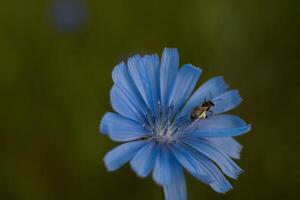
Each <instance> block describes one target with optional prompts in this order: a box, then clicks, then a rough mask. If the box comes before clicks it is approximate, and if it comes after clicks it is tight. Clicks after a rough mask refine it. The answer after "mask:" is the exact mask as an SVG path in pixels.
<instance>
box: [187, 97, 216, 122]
mask: <svg viewBox="0 0 300 200" xmlns="http://www.w3.org/2000/svg"><path fill="white" fill-rule="evenodd" d="M214 105H215V104H214V103H213V102H212V101H209V100H208V101H204V102H203V103H202V104H201V105H200V106H197V107H195V108H194V109H193V111H192V114H191V119H192V120H193V121H195V120H197V119H205V118H207V114H208V113H210V114H212V111H211V110H210V109H211V107H213V106H214Z"/></svg>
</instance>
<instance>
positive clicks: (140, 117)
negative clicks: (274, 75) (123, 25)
mask: <svg viewBox="0 0 300 200" xmlns="http://www.w3.org/2000/svg"><path fill="white" fill-rule="evenodd" d="M201 72H202V70H201V69H199V68H196V67H194V66H192V65H191V64H185V65H183V66H182V67H181V68H179V57H178V52H177V50H176V49H168V48H166V49H165V50H164V52H163V55H162V58H161V60H159V57H158V56H157V55H156V54H155V55H145V56H143V57H141V56H139V55H136V56H133V57H131V58H129V59H128V62H127V65H126V64H125V63H123V62H122V63H120V64H119V65H117V66H116V67H115V68H114V70H113V73H112V78H113V81H114V85H113V87H112V89H111V92H110V98H111V104H112V107H113V109H114V110H115V111H116V113H113V112H108V113H106V114H105V116H104V117H103V119H102V121H101V123H100V131H101V133H103V134H104V135H108V136H109V137H110V138H111V139H112V140H114V141H117V142H124V143H123V144H121V145H119V146H118V147H116V148H115V149H113V150H111V151H110V152H108V153H107V154H106V156H105V157H104V162H105V165H106V167H107V169H108V170H109V171H114V170H117V169H119V168H120V167H121V166H123V165H124V164H125V163H127V162H130V166H131V168H132V169H133V170H134V171H135V172H136V173H137V175H138V176H140V177H146V176H148V175H149V174H150V173H152V177H153V179H154V181H155V182H156V183H157V184H159V185H161V186H162V187H163V190H164V194H165V199H166V200H185V199H186V184H185V177H184V172H183V168H184V169H185V170H186V171H187V172H189V173H190V174H191V175H192V176H194V177H195V178H196V179H198V180H200V181H201V182H203V183H205V184H207V185H209V186H210V187H212V188H213V189H214V190H215V191H216V192H219V193H225V192H227V191H228V190H230V189H232V186H231V184H230V183H229V182H228V181H227V179H226V178H225V176H224V174H225V175H227V176H228V177H230V178H233V179H237V177H238V175H239V174H240V173H241V172H242V169H241V168H240V167H239V166H238V165H237V164H236V163H235V162H234V161H233V160H232V158H234V159H239V157H240V151H241V149H242V146H241V145H240V144H239V143H238V142H237V141H236V140H235V139H233V137H234V136H238V135H241V134H244V133H246V132H248V131H250V129H251V127H250V125H249V124H247V123H246V122H245V121H243V120H242V119H241V118H239V117H238V116H235V115H231V114H224V113H225V112H227V111H229V110H231V109H233V108H235V107H237V106H238V105H239V104H240V103H241V101H242V99H241V97H240V96H239V93H238V91H237V90H228V85H227V84H226V83H225V82H224V80H223V78H222V77H215V78H212V79H210V80H208V81H207V82H205V83H204V84H203V85H202V86H201V87H200V88H199V89H197V90H196V91H195V92H194V93H193V90H194V88H195V86H196V83H197V81H198V79H199V77H200V75H201ZM205 102H210V103H211V106H210V107H209V108H208V109H206V110H205V109H204V110H203V108H204V103H205ZM195 108H199V110H198V111H199V112H200V114H205V115H201V116H202V117H200V114H199V115H198V118H197V117H196V118H195V119H193V118H192V117H191V114H192V112H194V111H195Z"/></svg>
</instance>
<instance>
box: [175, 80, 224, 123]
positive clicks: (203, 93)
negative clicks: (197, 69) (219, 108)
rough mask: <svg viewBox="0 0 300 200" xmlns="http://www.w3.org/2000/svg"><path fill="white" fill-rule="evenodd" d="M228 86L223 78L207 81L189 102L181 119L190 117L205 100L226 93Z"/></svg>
mask: <svg viewBox="0 0 300 200" xmlns="http://www.w3.org/2000/svg"><path fill="white" fill-rule="evenodd" d="M227 89H228V85H227V84H226V83H225V82H224V79H223V77H219V76H218V77H214V78H212V79H210V80H208V81H206V82H205V83H204V84H203V85H202V86H201V87H200V88H199V89H198V90H197V91H196V92H195V93H194V94H193V95H192V96H191V98H190V99H189V100H188V102H187V103H186V105H185V106H184V108H183V110H182V111H181V113H180V115H179V117H184V116H190V112H191V111H192V110H193V109H194V108H195V107H196V106H199V105H200V104H201V103H202V102H203V101H205V100H210V99H211V100H212V99H214V98H215V97H216V96H219V95H220V94H222V93H224V92H225V91H226V90H227Z"/></svg>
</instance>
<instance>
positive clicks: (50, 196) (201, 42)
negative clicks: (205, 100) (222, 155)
mask: <svg viewBox="0 0 300 200" xmlns="http://www.w3.org/2000/svg"><path fill="white" fill-rule="evenodd" d="M65 2H66V0H64V1H63V0H56V1H53V0H35V1H34V0H27V1H21V0H10V1H1V3H0V69H1V73H0V80H1V82H0V89H1V99H0V101H1V104H0V105H1V115H0V116H1V126H0V130H1V133H0V134H1V136H0V163H1V164H0V199H3V200H60V199H62V200H66V199H72V200H76V199H105V200H106V199H130V200H135V199H136V200H140V199H145V200H150V199H151V200H152V199H162V196H161V190H160V188H159V187H158V186H156V185H155V184H154V183H153V181H152V180H151V178H147V179H140V178H138V177H137V176H136V175H135V174H134V173H133V172H132V171H131V170H130V168H129V167H128V165H127V166H126V167H123V168H122V169H121V170H118V171H116V172H113V173H109V172H107V171H106V169H105V167H104V165H103V162H102V158H103V156H104V155H105V152H107V151H108V150H109V149H111V148H113V147H114V146H116V145H117V143H115V142H112V141H111V140H109V139H108V138H107V137H104V136H101V135H99V133H98V124H99V120H100V119H101V117H102V116H103V114H104V113H105V112H106V111H110V110H111V107H110V103H109V89H110V87H111V86H112V80H111V71H112V68H113V67H114V66H115V65H116V64H117V63H118V62H120V61H121V60H126V58H127V57H128V56H130V55H132V54H135V53H141V54H145V53H155V52H157V53H159V54H160V53H161V52H162V50H163V48H164V47H166V46H167V47H177V48H178V49H179V53H180V63H181V64H183V63H187V62H188V63H192V64H194V65H197V66H200V67H201V68H203V70H204V73H203V76H202V79H201V81H200V83H203V81H205V80H207V79H209V78H210V77H212V76H216V75H223V76H224V77H225V80H227V82H228V83H229V84H230V85H231V86H232V87H233V88H238V89H239V90H240V92H241V95H242V96H243V98H244V102H243V104H242V105H241V106H240V107H239V108H237V109H235V110H234V111H233V112H234V113H236V114H238V115H240V116H242V117H243V118H244V119H246V120H247V121H248V122H250V123H251V124H252V125H253V130H252V132H251V133H250V134H247V135H245V136H243V137H240V138H238V140H239V141H240V142H241V143H242V144H243V145H244V147H245V148H244V150H243V153H242V160H240V161H238V164H239V165H240V166H241V167H242V168H243V169H244V170H245V173H243V174H242V175H241V177H240V178H239V179H238V180H237V181H234V180H231V183H232V184H233V185H234V190H233V191H231V192H229V193H227V194H225V195H220V194H217V193H215V192H213V191H212V190H211V189H210V188H209V187H207V186H206V185H203V184H202V183H200V182H198V181H196V180H195V179H193V178H192V177H191V176H188V178H187V179H188V180H187V185H188V196H189V199H190V200H196V199H203V200H206V199H209V200H213V199H216V200H217V199H222V200H229V199H230V200H234V199H236V200H237V199H238V200H241V199H243V200H247V199H249V200H250V199H251V200H252V199H264V200H265V199H272V200H274V199H298V198H299V195H300V168H299V166H300V156H299V155H300V146H299V145H300V143H299V142H300V141H299V140H300V134H299V126H297V123H299V119H300V118H299V113H300V112H299V111H300V109H299V107H300V104H299V102H300V94H299V84H300V79H299V71H300V70H299V67H300V66H299V61H300V59H299V58H300V41H299V34H300V28H299V27H300V26H299V19H300V4H299V1H298V0H286V1H282V0H272V1H271V0H265V1H262V0H245V1H240V0H227V1H217V0H207V1H200V0H193V1H187V0H186V1H183V0H182V1H179V0H178V1H175V0H173V1H171V0H169V1H162V0H151V1H137V0H136V1H126V0H121V1H115V0H111V1H100V0H89V1H88V0H86V1H84V0H81V1H80V2H79V3H78V2H76V1H75V0H73V1H70V0H69V1H68V2H67V3H65ZM66 4H67V6H66ZM72 4H74V5H73V6H72ZM70 5H71V6H70Z"/></svg>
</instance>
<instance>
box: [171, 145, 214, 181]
mask: <svg viewBox="0 0 300 200" xmlns="http://www.w3.org/2000/svg"><path fill="white" fill-rule="evenodd" d="M172 147H173V148H172V152H173V154H174V156H175V157H176V159H177V160H178V161H179V163H180V164H181V165H182V166H183V167H184V168H185V169H186V170H187V171H188V172H190V173H191V174H192V175H197V177H198V178H199V179H200V180H201V181H202V182H203V183H207V184H209V183H212V182H213V181H214V178H213V177H212V176H211V172H210V169H209V166H207V162H205V161H204V162H200V161H199V160H197V159H195V157H194V156H193V154H192V153H190V152H189V151H188V150H187V149H186V148H187V147H186V145H180V144H175V145H173V146H172Z"/></svg>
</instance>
